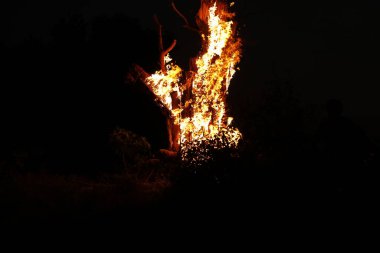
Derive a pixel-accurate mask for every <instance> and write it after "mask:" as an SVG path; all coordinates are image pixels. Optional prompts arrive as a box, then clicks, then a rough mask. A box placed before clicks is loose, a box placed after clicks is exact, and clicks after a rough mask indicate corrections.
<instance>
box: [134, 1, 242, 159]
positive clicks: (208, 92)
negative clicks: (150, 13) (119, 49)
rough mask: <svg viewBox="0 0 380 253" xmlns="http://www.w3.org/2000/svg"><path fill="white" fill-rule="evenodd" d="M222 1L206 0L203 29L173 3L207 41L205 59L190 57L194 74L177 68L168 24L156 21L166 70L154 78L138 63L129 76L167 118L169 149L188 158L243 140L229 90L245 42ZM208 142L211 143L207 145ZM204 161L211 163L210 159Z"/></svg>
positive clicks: (199, 19) (198, 19)
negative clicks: (166, 34) (166, 37)
mask: <svg viewBox="0 0 380 253" xmlns="http://www.w3.org/2000/svg"><path fill="white" fill-rule="evenodd" d="M233 4H234V3H231V4H230V5H228V4H227V3H226V2H225V1H222V0H201V7H200V9H199V11H198V13H197V16H196V24H197V28H193V27H191V25H190V23H189V22H188V19H187V18H186V17H185V16H184V15H183V14H182V13H181V12H180V11H179V10H178V9H177V8H176V6H175V4H174V3H172V7H173V10H174V11H175V12H176V13H177V14H178V15H179V16H180V17H181V19H182V20H183V21H184V23H185V25H184V27H185V28H187V29H190V30H193V31H196V32H197V33H198V34H199V36H201V39H202V49H201V52H200V53H199V56H198V57H196V58H194V59H190V66H189V70H187V71H183V70H182V68H181V67H179V66H178V65H176V64H175V63H174V62H173V60H172V58H171V56H170V52H171V51H172V50H173V49H174V48H175V46H176V43H177V42H176V40H174V41H173V42H172V43H171V45H170V46H169V47H167V48H165V47H164V44H163V39H162V26H161V24H160V23H159V21H158V18H157V17H155V20H156V23H157V27H158V34H159V47H160V65H161V69H159V70H158V71H156V72H155V73H153V74H149V73H147V72H146V71H145V70H144V69H143V68H142V67H140V66H138V65H134V66H133V69H132V70H131V72H130V75H129V77H130V78H131V80H132V81H135V82H136V81H140V82H141V83H144V84H145V85H146V87H147V88H148V89H149V90H150V92H151V93H152V94H153V96H154V97H155V101H156V102H157V103H158V104H159V105H160V107H161V109H162V112H163V114H164V115H165V117H166V121H167V129H168V137H169V140H168V142H169V148H168V150H169V151H172V152H175V153H178V152H180V153H181V156H182V159H185V160H186V159H188V154H189V153H190V152H192V151H194V150H197V149H198V150H199V152H200V153H203V154H205V153H207V152H206V151H207V149H208V147H212V148H214V149H222V148H236V147H237V145H238V143H239V140H240V139H241V138H242V135H241V133H240V132H239V130H238V129H236V128H234V127H232V126H231V123H232V120H233V119H232V118H231V117H228V116H227V113H226V112H227V110H226V108H227V104H226V99H227V94H228V88H229V86H230V83H231V79H232V78H233V76H234V74H235V72H236V65H237V64H238V63H239V61H240V57H241V39H240V38H238V37H237V35H236V23H235V22H234V21H233V18H234V17H235V14H234V13H232V12H230V11H229V8H230V7H232V6H233ZM205 144H206V145H205ZM202 157H203V158H201V159H208V157H207V155H206V156H204V155H203V156H202Z"/></svg>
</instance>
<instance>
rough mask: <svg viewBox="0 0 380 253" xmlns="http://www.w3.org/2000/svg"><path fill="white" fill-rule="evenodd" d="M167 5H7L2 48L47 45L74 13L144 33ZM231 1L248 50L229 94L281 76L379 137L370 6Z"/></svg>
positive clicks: (119, 1)
mask: <svg viewBox="0 0 380 253" xmlns="http://www.w3.org/2000/svg"><path fill="white" fill-rule="evenodd" d="M152 2H153V3H152ZM168 2H169V1H165V0H160V1H127V0H107V1H105V0H94V1H89V0H82V1H81V0H80V1H68V0H66V1H63V0H56V1H46V0H35V1H28V2H20V1H12V4H10V5H8V6H6V8H1V9H2V10H1V12H2V13H1V16H2V19H3V22H2V26H3V31H4V32H3V34H2V36H3V41H4V43H5V44H6V45H8V46H12V45H16V44H19V43H21V42H22V41H24V40H25V39H27V38H29V37H34V38H38V39H41V40H42V41H49V39H50V37H49V36H48V34H49V31H50V29H51V27H52V26H53V25H54V24H55V23H57V22H58V21H59V20H60V19H61V18H64V17H66V16H68V15H72V14H84V16H85V17H86V19H88V20H91V19H92V18H93V17H96V16H98V15H103V14H109V15H113V14H116V13H123V14H125V15H127V16H130V17H134V18H137V19H138V20H139V21H140V22H141V24H142V25H143V26H144V27H149V26H151V25H152V23H151V16H152V14H153V13H154V12H158V13H159V15H161V16H163V15H165V13H166V12H165V10H166V9H168V10H169V5H168ZM177 2H179V3H178V4H179V5H181V4H184V3H180V2H181V1H180V0H178V1H177ZM182 2H185V1H182ZM236 2H237V12H238V13H239V19H240V25H241V27H242V28H241V29H242V34H243V35H244V40H245V43H246V50H245V54H244V60H243V61H242V64H241V69H242V70H241V73H239V74H238V75H237V76H238V77H237V78H236V80H237V81H236V82H235V86H234V88H233V91H232V94H236V93H237V94H238V95H239V97H240V96H243V98H249V97H250V96H251V94H252V93H254V92H255V89H256V84H257V85H258V84H260V83H261V84H263V83H265V80H270V79H271V78H273V76H274V75H275V76H279V77H280V78H284V79H289V80H291V82H292V83H293V84H294V86H295V90H296V92H297V94H298V96H299V97H300V98H301V99H303V100H305V101H309V102H312V103H316V104H321V103H323V102H324V101H325V100H326V99H328V98H331V97H336V98H340V99H342V101H343V103H344V104H345V106H346V111H347V114H348V115H349V116H351V117H352V118H353V119H354V120H357V121H359V123H361V124H362V125H364V126H365V127H366V128H367V130H368V131H369V132H370V133H371V135H374V136H379V134H378V132H380V123H378V122H379V121H380V120H379V119H380V111H379V108H380V100H379V99H378V94H379V93H380V88H379V76H378V69H379V67H380V66H379V61H378V44H379V43H378V42H379V41H378V38H377V33H378V26H377V24H378V22H377V21H378V20H377V19H378V18H377V17H378V11H377V9H376V8H375V5H374V4H372V3H371V2H375V1H352V3H351V2H350V1H344V2H341V3H338V2H336V1H326V2H323V1H303V2H302V3H296V2H293V3H292V2H291V1H274V0H265V1H257V0H256V1H254V0H240V1H239V0H237V1H236ZM332 2H334V3H332ZM184 5H185V4H184ZM151 27H152V28H153V25H152V26H151ZM239 75H240V77H239ZM242 80H244V83H243V81H242ZM247 80H249V81H247Z"/></svg>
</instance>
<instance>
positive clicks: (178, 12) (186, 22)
mask: <svg viewBox="0 0 380 253" xmlns="http://www.w3.org/2000/svg"><path fill="white" fill-rule="evenodd" d="M172 7H173V10H174V11H175V13H177V15H178V16H180V18H182V19H183V21H185V24H186V25H188V26H190V24H189V21H188V20H187V18H186V17H185V15H183V14H182V13H181V12H180V11H179V10H178V9H177V7H176V6H175V4H174V2H172Z"/></svg>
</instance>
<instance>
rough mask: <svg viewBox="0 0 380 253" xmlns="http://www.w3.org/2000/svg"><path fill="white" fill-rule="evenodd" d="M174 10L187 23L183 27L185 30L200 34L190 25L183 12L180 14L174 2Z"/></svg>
mask: <svg viewBox="0 0 380 253" xmlns="http://www.w3.org/2000/svg"><path fill="white" fill-rule="evenodd" d="M172 8H173V10H174V12H175V13H177V15H178V16H179V17H180V18H181V19H182V20H183V21H184V22H185V24H184V25H183V27H184V28H186V29H189V30H190V31H193V32H196V33H199V34H200V31H199V30H198V29H196V28H194V27H192V26H191V25H190V23H189V20H188V19H187V18H186V17H185V15H183V14H182V12H180V11H179V10H178V9H177V7H176V6H175V4H174V2H172Z"/></svg>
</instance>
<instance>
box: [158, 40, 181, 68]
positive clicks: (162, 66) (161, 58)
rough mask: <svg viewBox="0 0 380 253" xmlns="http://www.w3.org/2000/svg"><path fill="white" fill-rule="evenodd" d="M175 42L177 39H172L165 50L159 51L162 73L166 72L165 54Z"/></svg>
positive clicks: (171, 48) (172, 47)
mask: <svg viewBox="0 0 380 253" xmlns="http://www.w3.org/2000/svg"><path fill="white" fill-rule="evenodd" d="M176 44H177V40H173V42H172V44H171V45H170V47H169V48H168V49H166V50H165V51H162V52H161V55H160V64H161V71H162V73H164V74H166V66H165V56H166V55H167V54H168V53H170V51H172V50H173V49H174V47H175V45H176Z"/></svg>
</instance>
